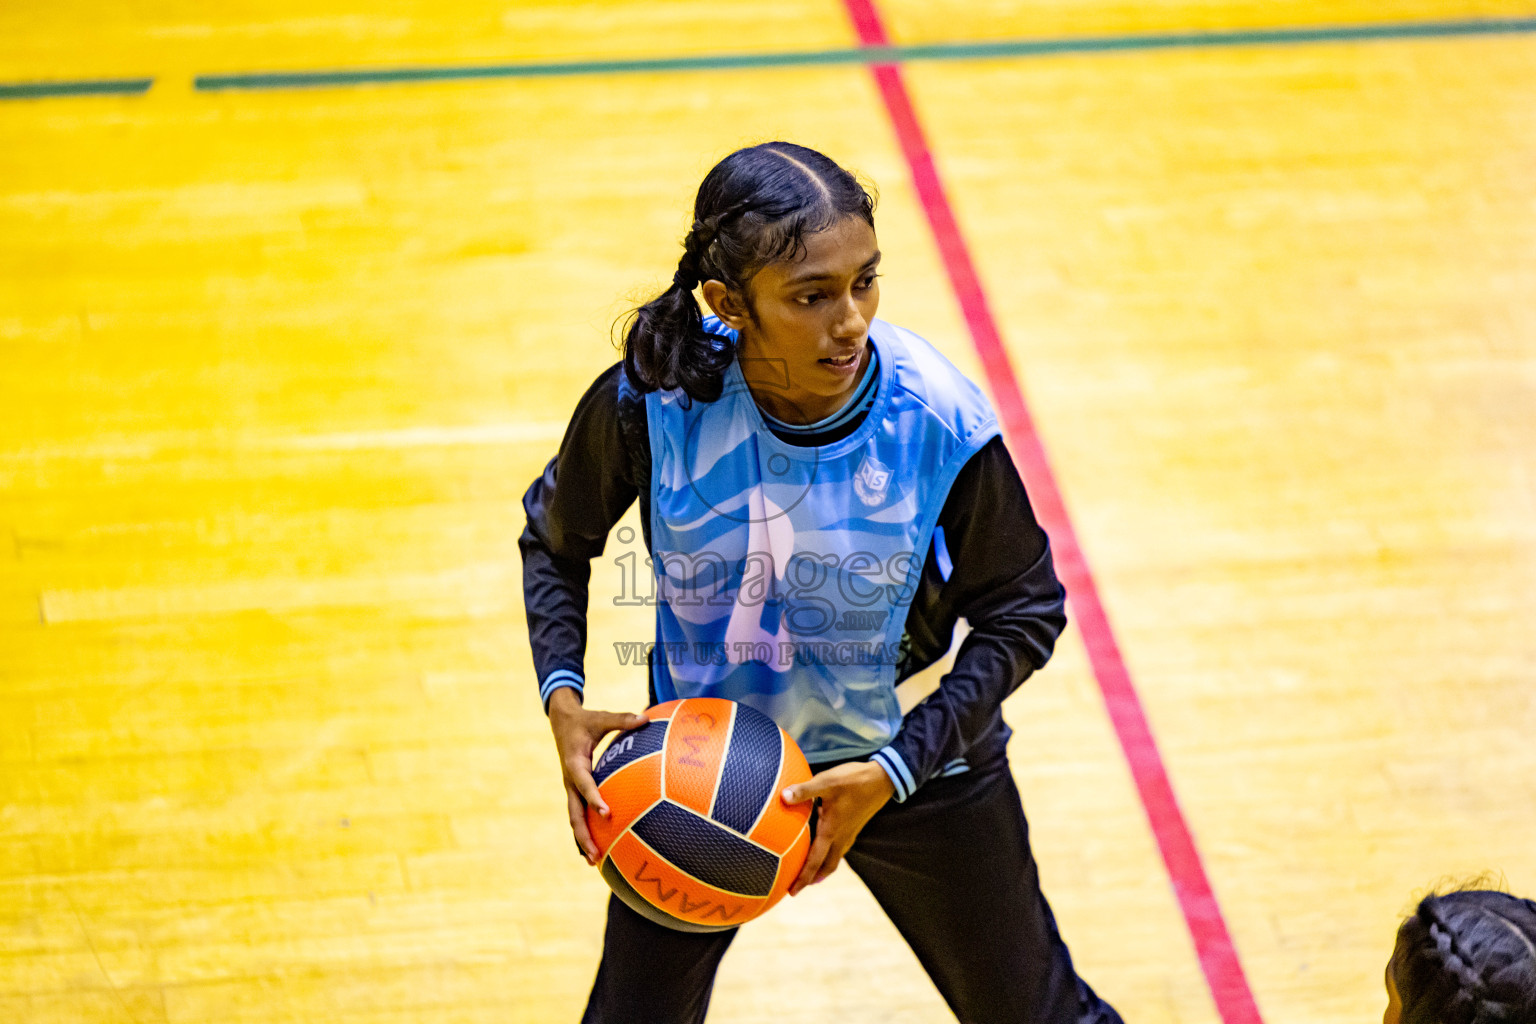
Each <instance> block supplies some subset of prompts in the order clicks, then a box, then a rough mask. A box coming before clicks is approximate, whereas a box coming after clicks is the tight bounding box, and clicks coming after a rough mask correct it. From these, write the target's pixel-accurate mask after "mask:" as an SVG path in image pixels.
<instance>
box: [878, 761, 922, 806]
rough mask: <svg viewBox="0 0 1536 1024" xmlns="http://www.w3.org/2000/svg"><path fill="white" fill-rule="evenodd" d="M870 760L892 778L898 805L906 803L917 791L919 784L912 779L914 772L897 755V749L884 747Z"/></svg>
mask: <svg viewBox="0 0 1536 1024" xmlns="http://www.w3.org/2000/svg"><path fill="white" fill-rule="evenodd" d="M869 759H870V760H871V761H873V762H875V764H877V765H879V766H880V767H881V768H883V769H885V774H887V775H889V776H890V777H891V783H892V784H893V785H894V786H895V787H896V793H895V797H896V802H897V803H902V802H904V801H905V800H906V799H907V797H909V796H911V795H912V794H913V793H914V792H915V791H916V790H917V783H916V782H914V781H913V779H912V772H911V771H910V770H908V768H907V762H905V761H903V760H902V759H901V755H900V754H898V753H896V748H895V747H882V748H881V749H879V750H877V751H875V752H874V753H873V754H872V755H870V758H869Z"/></svg>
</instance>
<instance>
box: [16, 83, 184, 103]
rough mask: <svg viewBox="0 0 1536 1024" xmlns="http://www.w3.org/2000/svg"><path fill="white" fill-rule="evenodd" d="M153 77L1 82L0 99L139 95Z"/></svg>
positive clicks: (146, 89) (145, 90)
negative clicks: (85, 80) (78, 80)
mask: <svg viewBox="0 0 1536 1024" xmlns="http://www.w3.org/2000/svg"><path fill="white" fill-rule="evenodd" d="M154 82H155V80H154V79H153V78H103V79H97V80H95V81H89V82H10V83H5V82H0V100H40V99H44V98H47V97H50V96H139V95H142V94H144V93H146V92H148V91H149V87H150V86H151V85H153V84H154Z"/></svg>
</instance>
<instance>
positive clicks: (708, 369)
mask: <svg viewBox="0 0 1536 1024" xmlns="http://www.w3.org/2000/svg"><path fill="white" fill-rule="evenodd" d="M690 237H691V235H690ZM698 286H699V272H698V270H697V269H696V263H695V260H694V258H693V254H692V253H691V252H686V251H685V252H684V253H683V258H682V259H681V260H679V261H678V264H677V273H675V274H673V275H672V285H671V287H669V288H668V289H667V290H666V291H664V292H662V293H661V294H660V295H658V296H656V298H654V299H652V300H651V301H650V302H647V303H646V304H645V305H643V306H641V307H640V308H639V309H637V310H635V311H634V313H633V314H631V317H630V323H629V329H628V330H627V331H626V332H625V334H624V368H625V369H626V370H627V371H628V372H629V377H630V380H631V381H632V382H634V383H635V384H636V385H637V386H638V387H639V389H640V390H642V391H656V390H671V389H672V388H681V389H682V390H683V391H685V392H686V393H687V394H688V395H689V396H690V397H692V398H696V399H699V400H700V401H704V402H713V401H714V400H715V399H717V398H719V397H720V392H721V391H722V390H723V388H724V386H725V385H724V382H725V368H726V367H727V366H729V365H730V364H731V358H732V356H733V355H734V354H735V351H736V347H735V346H734V345H733V344H732V343H731V341H730V339H728V338H726V337H725V336H724V335H720V334H711V333H710V332H708V331H706V330H705V329H704V315H703V313H702V312H700V310H699V304H698V301H697V300H695V299H694V297H693V290H694V289H695V288H697V287H698Z"/></svg>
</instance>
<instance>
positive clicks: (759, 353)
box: [704, 216, 880, 423]
mask: <svg viewBox="0 0 1536 1024" xmlns="http://www.w3.org/2000/svg"><path fill="white" fill-rule="evenodd" d="M804 243H805V251H804V255H803V257H802V258H800V259H798V260H793V261H791V260H781V261H779V262H777V263H770V264H769V265H768V266H766V267H764V268H763V269H761V270H759V271H758V272H757V274H756V275H755V276H754V277H753V278H752V281H751V283H750V285H749V286H748V287H749V291H750V295H749V296H747V297H746V298H745V299H743V298H742V297H740V296H737V295H734V294H730V295H728V294H726V293H725V289H724V286H723V285H721V284H720V283H719V282H708V283H706V285H705V290H704V294H705V298H706V300H708V301H709V303H710V305H711V306H712V307H713V308H714V309H715V312H716V313H717V314H719V315H720V317H721V319H722V320H724V321H725V323H726V324H727V325H728V326H730V327H734V328H735V329H736V330H737V331H738V332H740V341H739V344H738V347H737V355H738V358H739V359H740V361H741V367H742V373H743V374H744V376H745V377H746V379H747V382H748V384H749V386H750V387H751V388H752V396H753V398H755V399H756V400H757V403H758V404H759V405H761V406H762V407H763V408H765V409H766V410H767V411H768V412H770V413H772V414H773V415H774V416H777V417H778V418H779V419H782V420H785V421H786V422H790V423H810V422H814V421H815V420H818V419H821V418H823V417H825V416H830V415H831V414H832V413H834V412H836V411H837V410H838V409H839V408H841V407H842V405H843V403H844V402H846V401H847V400H848V398H849V396H850V395H851V394H852V392H853V390H854V387H855V385H857V384H858V382H859V379H860V377H861V376H862V375H863V373H864V369H865V367H866V366H868V365H869V322H870V321H871V320H873V319H874V317H875V310H876V308H877V307H878V306H879V305H880V286H879V284H878V283H877V280H876V279H877V277H878V276H879V275H878V274H876V272H875V269H876V267H878V266H879V265H880V249H879V247H878V246H877V245H876V243H875V231H874V229H873V228H871V227H870V226H869V225H868V224H867V223H865V222H864V221H863V220H862V219H861V218H859V217H853V216H849V217H844V218H843V219H842V220H840V221H838V223H837V224H835V225H833V226H832V227H830V228H828V229H826V230H825V231H818V232H816V233H814V234H810V235H806V236H805V238H804ZM711 284H713V285H715V286H716V287H715V288H714V289H713V290H712V289H711V288H710V287H709V285H711ZM717 300H718V301H717ZM748 303H750V304H749V305H748Z"/></svg>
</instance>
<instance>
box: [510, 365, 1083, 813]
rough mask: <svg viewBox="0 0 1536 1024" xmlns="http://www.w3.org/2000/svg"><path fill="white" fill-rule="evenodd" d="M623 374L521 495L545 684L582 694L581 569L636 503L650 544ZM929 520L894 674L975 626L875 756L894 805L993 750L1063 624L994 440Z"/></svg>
mask: <svg viewBox="0 0 1536 1024" xmlns="http://www.w3.org/2000/svg"><path fill="white" fill-rule="evenodd" d="M624 374H625V371H624V369H623V364H622V363H617V364H615V365H614V366H612V367H610V368H609V369H608V370H606V371H604V372H603V374H602V375H601V376H599V377H598V378H597V380H596V381H595V382H594V383H593V385H592V386H591V387H590V388H589V389H588V390H587V393H586V394H585V395H583V396H582V397H581V400H580V401H579V402H578V403H577V406H576V411H575V413H574V414H573V415H572V416H571V421H570V425H569V426H568V427H567V429H566V433H565V438H564V439H563V440H562V441H561V443H560V450H559V453H558V454H557V455H556V456H555V457H554V458H553V459H551V460H550V462H549V464H548V465H547V466H546V467H545V469H544V473H543V474H542V475H541V476H540V477H539V478H538V479H536V480H535V481H534V482H533V484H532V485H531V486H530V487H529V488H528V491H527V493H526V494H525V495H524V496H523V508H524V510H525V511H526V512H527V517H528V525H527V528H526V529H525V530H524V531H523V534H522V536H521V537H520V538H519V542H518V543H519V547H520V549H521V551H522V555H523V594H524V602H525V606H526V611H527V615H528V631H529V635H530V639H531V641H532V646H533V661H534V667H535V669H536V670H537V673H538V677H539V680H540V682H541V684H543V683H546V681H549V680H550V679H551V677H552V675H554V674H556V673H558V674H559V677H558V678H559V679H560V680H562V681H564V684H565V685H576V686H577V688H578V689H580V686H579V683H580V682H581V681H582V680H583V679H584V678H585V672H584V656H585V652H586V643H587V628H586V619H587V592H588V591H587V588H588V582H589V580H590V578H591V564H590V563H591V560H592V559H593V558H596V557H597V556H599V555H600V554H602V552H603V546H604V542H605V541H606V539H607V537H608V533H609V531H610V530H612V529H613V527H614V525H615V524H616V523H617V522H618V520H619V519H620V517H621V516H623V514H624V513H625V512H626V511H627V510H628V509H629V506H630V504H631V503H632V502H634V501H635V500H636V499H637V498H638V500H639V501H640V504H641V522H642V523H643V524H645V531H646V538H645V539H646V546H647V549H649V547H650V536H649V530H650V515H649V512H650V484H649V479H650V465H651V460H650V440H649V434H648V433H647V429H646V418H645V401H644V396H643V395H640V394H638V393H637V392H636V391H635V390H634V388H633V387H631V386H630V385H629V382H628V380H627V379H625V377H624ZM861 419H862V417H855V418H854V419H853V420H851V421H850V422H847V423H844V424H842V425H840V426H839V427H838V428H836V429H835V430H834V431H832V432H830V433H828V434H825V435H822V436H818V437H811V438H804V437H801V438H793V437H787V436H786V437H784V438H783V439H784V440H786V441H789V442H790V443H796V444H804V443H813V444H817V445H824V444H830V443H832V442H833V441H835V440H837V439H839V438H840V437H844V436H846V435H847V434H849V433H851V432H852V431H854V430H856V429H858V424H859V422H860V421H861ZM938 526H939V529H938V530H936V531H935V538H936V540H935V543H934V544H933V545H932V546H931V547H930V549H929V551H928V553H927V557H926V560H925V561H924V564H923V572H922V578H921V582H920V584H919V586H918V590H917V593H916V595H915V596H914V598H913V601H912V606H911V608H910V610H909V612H908V614H907V622H906V632H905V635H904V636H903V637H902V657H901V660H900V662H899V664H898V666H897V676H896V677H897V680H898V681H899V680H901V679H905V678H907V677H909V676H911V675H912V674H913V673H915V672H917V671H920V670H921V669H923V668H925V667H927V666H928V665H930V664H932V663H933V662H935V661H937V660H938V659H939V658H941V657H942V656H943V655H944V654H945V653H946V652H947V651H948V650H949V648H950V645H951V643H952V639H953V634H954V628H955V624H956V621H957V620H958V619H960V618H964V619H966V620H967V622H968V623H969V625H970V627H971V631H970V633H969V634H968V635H967V636H966V637H965V639H964V641H963V642H962V643H961V646H960V650H959V652H958V654H957V656H956V658H955V663H954V666H953V668H952V669H951V670H950V671H949V672H948V673H947V674H945V675H944V677H943V679H942V681H941V682H940V684H939V687H938V689H937V690H936V691H935V692H934V693H932V694H931V695H930V696H928V697H927V698H926V699H924V700H923V701H921V702H920V703H919V704H918V705H917V706H916V707H914V708H913V709H912V710H911V711H910V712H909V713H908V714H907V716H906V717H905V719H904V720H903V722H902V726H901V729H900V731H899V732H898V733H897V735H896V737H895V739H894V740H892V742H891V744H890V746H889V747H887V748H886V751H884V752H882V753H887V754H888V753H890V752H894V753H895V754H896V755H897V756H898V757H899V759H900V760H901V762H902V763H903V766H904V767H905V769H906V771H907V772H908V773H909V774H910V776H911V778H910V780H906V781H905V782H904V780H902V779H901V778H899V777H898V776H899V775H900V772H893V771H892V769H891V767H889V766H887V765H882V767H885V768H886V770H887V772H888V773H890V774H892V780H893V782H895V783H896V795H897V798H898V799H905V798H906V797H907V796H908V795H910V793H911V791H912V790H914V789H916V788H917V787H918V786H920V785H922V784H923V782H924V781H926V780H927V779H929V778H931V777H933V776H934V775H937V774H941V773H952V772H955V771H959V770H963V767H962V766H967V765H968V766H970V767H981V766H984V765H986V764H988V763H990V762H992V761H994V760H996V759H999V758H1001V757H1003V755H1004V747H1005V745H1006V743H1007V740H1008V735H1009V731H1008V729H1007V727H1006V726H1005V725H1004V724H1003V719H1002V711H1001V705H1002V701H1003V699H1004V698H1005V697H1007V696H1008V695H1009V694H1010V693H1012V692H1013V691H1014V690H1015V689H1017V688H1018V687H1019V685H1020V684H1021V683H1023V681H1024V680H1025V679H1027V678H1028V677H1029V675H1030V674H1031V673H1032V672H1033V671H1034V670H1035V669H1037V668H1040V667H1041V666H1043V665H1044V664H1045V662H1046V660H1047V659H1048V658H1049V657H1050V656H1051V651H1052V650H1053V648H1054V646H1055V643H1056V638H1057V637H1058V636H1059V635H1060V633H1061V631H1062V629H1063V628H1065V626H1066V612H1065V600H1066V595H1065V592H1064V590H1063V589H1062V586H1061V584H1060V582H1059V581H1058V580H1057V579H1056V574H1055V571H1054V569H1053V568H1052V565H1051V557H1050V550H1049V546H1048V543H1047V540H1046V536H1045V532H1044V531H1043V530H1041V528H1040V526H1039V524H1038V523H1037V522H1036V521H1035V516H1034V512H1033V510H1032V509H1031V508H1030V505H1029V499H1028V497H1027V496H1026V494H1025V492H1024V484H1023V482H1022V481H1021V480H1020V479H1019V475H1018V471H1017V470H1016V469H1015V467H1014V465H1013V461H1012V459H1011V458H1010V457H1009V454H1008V450H1007V448H1006V447H1005V446H1004V444H1003V441H1002V439H1001V438H1000V437H998V438H993V439H992V440H991V441H990V442H988V443H987V444H986V445H985V446H984V447H982V448H981V450H979V451H978V452H977V453H976V454H975V455H973V456H971V458H970V461H968V462H967V463H966V464H965V466H964V467H963V468H962V469H961V471H960V474H959V475H958V476H957V477H956V479H955V482H954V485H953V486H952V487H951V488H950V492H949V495H948V497H947V498H946V499H945V502H944V507H943V510H942V511H941V512H940V514H939V519H938ZM547 696H548V691H547V690H546V691H545V697H546V700H547ZM652 697H653V699H654V694H653V695H652Z"/></svg>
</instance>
